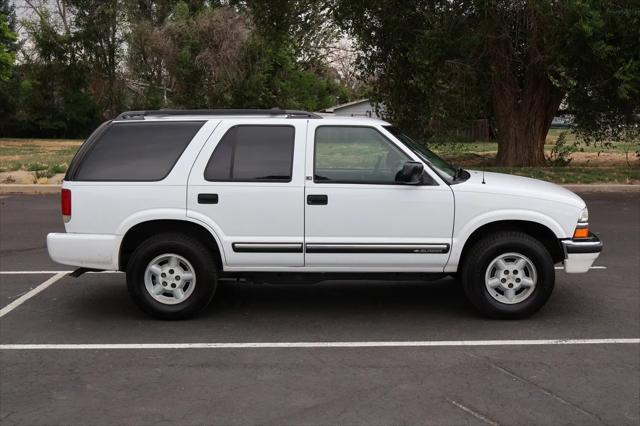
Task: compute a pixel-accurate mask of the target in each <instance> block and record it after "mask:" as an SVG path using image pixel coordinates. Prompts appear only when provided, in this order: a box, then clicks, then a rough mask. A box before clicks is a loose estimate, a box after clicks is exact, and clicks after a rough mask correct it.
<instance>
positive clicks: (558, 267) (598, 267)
mask: <svg viewBox="0 0 640 426" xmlns="http://www.w3.org/2000/svg"><path fill="white" fill-rule="evenodd" d="M555 268H556V269H564V266H556V267H555ZM589 269H607V267H606V266H591V267H589Z"/></svg>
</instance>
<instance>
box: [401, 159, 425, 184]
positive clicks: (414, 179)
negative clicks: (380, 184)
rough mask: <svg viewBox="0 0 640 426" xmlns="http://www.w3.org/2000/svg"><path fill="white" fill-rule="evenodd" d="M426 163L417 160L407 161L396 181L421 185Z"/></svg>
mask: <svg viewBox="0 0 640 426" xmlns="http://www.w3.org/2000/svg"><path fill="white" fill-rule="evenodd" d="M423 174H424V165H423V164H422V163H418V162H417V161H407V162H406V163H404V165H403V166H402V170H400V171H399V172H398V174H397V175H396V182H399V183H404V184H406V185H419V184H421V183H422V175H423Z"/></svg>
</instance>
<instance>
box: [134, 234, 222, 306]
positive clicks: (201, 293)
mask: <svg viewBox="0 0 640 426" xmlns="http://www.w3.org/2000/svg"><path fill="white" fill-rule="evenodd" d="M216 284H217V279H216V267H215V261H214V258H213V255H212V253H211V250H209V249H208V248H207V247H206V246H205V245H204V244H202V243H201V242H200V241H198V240H196V239H194V238H191V237H189V236H186V235H182V234H160V235H156V236H153V237H151V238H149V239H147V240H145V241H144V242H143V243H142V244H140V245H139V246H138V247H137V248H136V250H135V251H134V252H133V254H132V256H131V259H130V260H129V264H128V268H127V287H128V289H129V294H130V295H131V298H132V299H133V301H134V302H135V303H136V305H138V306H139V307H140V308H141V309H142V310H143V311H145V312H146V313H148V314H150V315H152V316H154V317H157V318H162V319H182V318H187V317H189V316H191V315H194V314H195V313H197V312H198V311H200V310H201V309H203V308H204V307H206V306H207V305H208V304H209V302H210V301H211V298H212V297H213V294H214V292H215V289H216Z"/></svg>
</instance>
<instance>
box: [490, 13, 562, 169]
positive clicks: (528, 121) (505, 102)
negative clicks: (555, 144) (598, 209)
mask: <svg viewBox="0 0 640 426" xmlns="http://www.w3.org/2000/svg"><path fill="white" fill-rule="evenodd" d="M522 13H523V16H524V17H525V18H524V19H523V21H522V22H523V25H524V27H525V28H526V31H525V32H526V37H525V39H526V42H525V43H526V45H527V46H526V48H523V47H522V45H521V44H518V43H522V40H520V41H519V42H518V40H512V33H510V29H509V27H508V26H505V25H504V21H501V20H500V19H495V18H496V15H494V16H492V18H494V21H493V24H494V32H493V34H492V35H490V36H489V37H488V40H487V47H488V54H489V60H490V69H489V75H490V82H489V84H490V90H491V100H492V106H493V111H494V114H495V118H496V127H497V139H498V156H497V158H496V163H497V165H499V166H520V167H523V166H541V165H544V164H545V163H546V159H545V155H544V142H545V138H546V136H547V132H548V131H549V128H550V127H551V122H552V120H553V117H554V116H555V114H556V113H557V112H558V108H559V107H560V103H561V102H562V98H563V97H564V93H563V92H562V91H560V90H558V89H557V88H556V87H555V86H554V85H553V83H552V82H551V80H550V79H549V77H548V75H547V69H546V67H545V65H544V61H545V58H544V40H543V38H542V35H541V34H542V32H541V26H542V24H541V22H539V21H538V19H537V18H538V17H537V16H536V14H535V13H534V12H533V11H532V10H531V9H529V8H527V7H525V9H524V10H523V11H522ZM516 38H517V37H516Z"/></svg>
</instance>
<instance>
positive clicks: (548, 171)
mask: <svg viewBox="0 0 640 426" xmlns="http://www.w3.org/2000/svg"><path fill="white" fill-rule="evenodd" d="M482 170H485V171H487V172H498V173H509V174H514V175H518V176H526V177H531V178H534V179H542V180H546V181H549V182H555V183H585V184H586V183H621V184H630V183H638V182H640V167H628V166H617V167H483V168H482Z"/></svg>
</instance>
